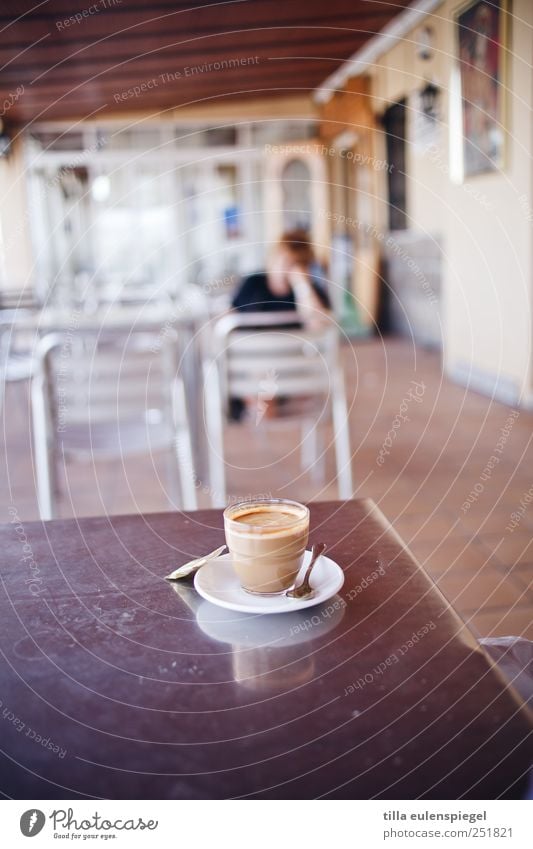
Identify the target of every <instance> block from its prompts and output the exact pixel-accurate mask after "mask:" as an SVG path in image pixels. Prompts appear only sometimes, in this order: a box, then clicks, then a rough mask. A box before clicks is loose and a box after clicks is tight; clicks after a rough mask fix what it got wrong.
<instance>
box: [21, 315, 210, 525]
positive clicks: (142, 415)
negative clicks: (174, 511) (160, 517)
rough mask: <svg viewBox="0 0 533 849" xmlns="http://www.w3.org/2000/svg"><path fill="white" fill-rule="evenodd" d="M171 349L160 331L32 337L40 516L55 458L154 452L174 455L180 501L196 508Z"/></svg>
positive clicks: (52, 489)
mask: <svg viewBox="0 0 533 849" xmlns="http://www.w3.org/2000/svg"><path fill="white" fill-rule="evenodd" d="M176 348H177V335H176V333H175V332H174V331H171V330H169V329H168V328H165V332H164V333H161V332H156V331H150V332H147V331H144V330H133V331H131V332H127V333H126V332H124V333H118V332H117V331H113V332H112V333H111V332H102V331H96V330H95V331H92V332H89V331H85V330H84V331H83V332H81V331H80V330H79V329H78V330H73V331H70V332H63V333H52V334H48V335H47V336H45V337H43V339H41V340H40V342H39V343H38V346H37V358H36V360H37V367H36V371H35V375H34V378H33V381H32V390H31V392H32V424H33V443H34V455H35V471H36V480H37V495H38V501H39V512H40V515H41V518H42V519H51V518H53V517H54V514H55V512H56V496H57V495H58V491H59V490H58V469H59V461H60V460H61V462H67V461H69V460H71V459H84V460H106V459H108V458H118V457H125V456H132V455H135V454H143V453H148V452H159V451H168V452H169V453H170V452H173V453H174V455H175V461H176V462H174V463H173V464H172V465H173V471H174V472H177V471H178V470H179V489H180V491H181V504H182V506H183V507H184V508H185V509H189V510H193V509H195V508H196V506H197V500H196V486H195V476H194V464H193V457H192V451H191V440H190V432H189V425H188V416H187V410H186V399H185V393H184V389H183V383H182V380H181V376H180V375H178V374H177V369H176V363H177V356H176ZM173 477H174V479H176V475H174V476H173ZM176 482H177V481H176ZM177 488H178V487H175V490H177ZM173 495H174V496H176V495H177V493H176V491H175V492H174V493H173Z"/></svg>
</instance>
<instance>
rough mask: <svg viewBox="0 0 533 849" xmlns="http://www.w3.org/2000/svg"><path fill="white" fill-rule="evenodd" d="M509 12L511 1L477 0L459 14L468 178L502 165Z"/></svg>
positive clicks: (464, 169)
mask: <svg viewBox="0 0 533 849" xmlns="http://www.w3.org/2000/svg"><path fill="white" fill-rule="evenodd" d="M507 12H508V2H507V0H474V2H470V3H468V5H466V6H462V7H461V8H460V9H459V10H458V11H457V13H456V16H455V24H456V31H457V55H458V62H459V72H460V85H461V115H462V129H463V145H462V147H463V150H462V155H463V176H464V177H471V176H473V175H475V174H483V173H486V172H490V171H498V170H500V169H501V168H502V167H503V164H504V147H505V108H504V107H505V74H504V69H505V50H506V46H507V45H506V38H507V31H506V30H507V27H506V24H507Z"/></svg>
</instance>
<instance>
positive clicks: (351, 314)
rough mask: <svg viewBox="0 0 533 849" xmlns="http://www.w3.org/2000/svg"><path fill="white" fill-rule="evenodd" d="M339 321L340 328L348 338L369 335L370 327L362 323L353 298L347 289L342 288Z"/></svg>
mask: <svg viewBox="0 0 533 849" xmlns="http://www.w3.org/2000/svg"><path fill="white" fill-rule="evenodd" d="M339 322H340V326H341V329H342V330H343V331H344V333H345V334H346V335H347V336H349V337H350V339H357V338H363V337H365V336H370V329H369V328H368V327H366V326H365V325H364V324H363V323H362V321H361V319H360V316H359V310H358V307H357V304H356V302H355V298H354V296H353V295H352V293H351V292H350V290H349V289H345V290H344V296H343V303H342V309H341V313H340V316H339Z"/></svg>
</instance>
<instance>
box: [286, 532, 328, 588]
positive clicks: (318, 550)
mask: <svg viewBox="0 0 533 849" xmlns="http://www.w3.org/2000/svg"><path fill="white" fill-rule="evenodd" d="M325 550H326V545H325V543H323V542H319V543H317V544H316V545H314V546H313V548H312V549H311V560H310V561H309V566H308V567H307V569H306V572H305V575H304V579H303V581H302V583H301V584H300V586H299V587H294V588H293V589H292V590H287V592H286V593H285V595H286V596H288V598H311V597H312V596H314V594H315V591H314V589H313V588H312V586H311V584H310V583H309V578H310V577H311V572H312V569H313V566H314V565H315V563H316V561H317V560H318V558H319V557H320V555H321V554H324V552H325Z"/></svg>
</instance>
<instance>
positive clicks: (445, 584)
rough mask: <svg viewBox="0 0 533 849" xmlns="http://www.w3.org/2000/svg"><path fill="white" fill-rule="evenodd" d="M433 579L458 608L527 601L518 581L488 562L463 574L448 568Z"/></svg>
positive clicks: (509, 605)
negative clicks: (475, 570)
mask: <svg viewBox="0 0 533 849" xmlns="http://www.w3.org/2000/svg"><path fill="white" fill-rule="evenodd" d="M435 582H436V583H437V585H438V586H439V587H440V589H441V590H442V592H443V593H444V595H445V596H446V598H447V599H448V601H449V602H450V603H451V604H452V605H453V606H454V607H455V608H457V610H460V611H463V610H470V611H474V610H475V611H479V610H483V609H485V608H493V607H498V608H502V607H506V608H511V607H512V606H513V605H514V604H522V605H524V604H527V602H528V596H527V593H526V590H525V588H524V587H523V586H522V585H521V584H519V583H518V582H516V581H515V580H514V579H513V577H512V576H510V575H506V574H505V573H504V572H502V571H499V570H497V569H495V568H494V567H493V566H490V565H486V566H484V567H483V568H482V569H480V570H479V571H477V572H473V571H472V572H467V573H466V572H465V573H464V574H463V575H461V574H459V573H458V570H454V571H450V572H449V573H447V574H441V575H438V576H436V577H435ZM532 612H533V611H532Z"/></svg>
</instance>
